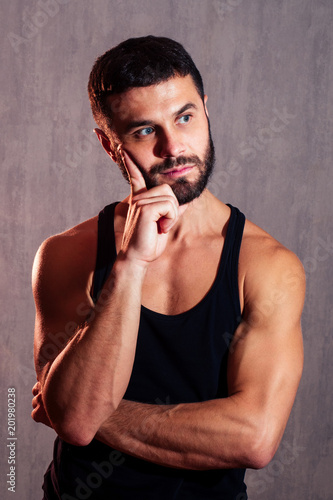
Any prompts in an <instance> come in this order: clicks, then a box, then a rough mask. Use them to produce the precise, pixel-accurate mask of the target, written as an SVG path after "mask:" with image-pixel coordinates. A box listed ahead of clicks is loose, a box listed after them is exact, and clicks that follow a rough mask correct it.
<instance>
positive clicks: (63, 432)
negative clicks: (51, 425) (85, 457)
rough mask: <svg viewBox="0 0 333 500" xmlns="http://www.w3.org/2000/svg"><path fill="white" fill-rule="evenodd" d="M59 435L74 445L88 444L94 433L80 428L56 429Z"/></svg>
mask: <svg viewBox="0 0 333 500" xmlns="http://www.w3.org/2000/svg"><path fill="white" fill-rule="evenodd" d="M55 431H56V432H57V434H58V436H59V437H60V438H61V439H62V440H63V441H65V442H66V443H68V444H71V445H73V446H88V445H89V444H90V443H91V441H92V440H93V438H94V434H92V433H91V432H87V431H85V432H84V431H82V430H79V429H66V428H59V429H55Z"/></svg>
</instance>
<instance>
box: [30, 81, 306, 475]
mask: <svg viewBox="0 0 333 500" xmlns="http://www.w3.org/2000/svg"><path fill="white" fill-rule="evenodd" d="M119 97H120V105H119V100H118V101H117V106H119V107H118V108H117V109H119V112H118V113H117V115H115V116H114V137H113V139H114V140H113V141H112V143H110V141H109V139H108V137H107V136H106V135H105V133H104V132H103V131H101V130H99V129H96V134H97V136H98V138H99V140H100V142H101V143H102V145H103V147H104V149H105V150H106V152H107V153H108V154H109V155H110V156H111V157H112V158H113V159H117V160H118V161H123V163H124V165H125V166H126V169H127V172H128V175H129V178H130V183H131V193H130V195H129V197H128V198H126V199H125V200H124V201H123V202H122V203H121V204H119V205H118V206H117V209H116V213H115V221H114V227H115V236H116V247H117V254H118V256H117V260H116V262H115V265H114V267H113V270H112V273H111V276H110V278H109V279H108V280H107V282H106V285H105V290H104V293H103V297H102V298H101V299H100V301H99V302H98V303H97V305H96V307H95V308H94V306H93V304H92V301H91V298H90V289H91V284H92V278H93V273H94V267H95V260H96V246H97V218H96V217H95V218H93V219H91V220H89V221H86V222H84V223H82V224H80V225H79V226H76V227H75V228H73V229H71V230H69V231H66V232H65V233H62V234H60V235H56V236H53V237H51V238H50V239H48V240H46V241H45V242H44V243H43V244H42V246H41V248H40V249H39V251H38V253H37V255H36V259H35V263H34V269H33V291H34V297H35V301H36V328H35V364H36V371H37V379H38V382H37V384H36V385H35V386H34V389H33V394H34V398H33V412H32V417H33V418H34V420H36V421H39V422H43V423H44V424H46V425H49V426H51V427H53V428H54V429H55V431H56V432H57V433H58V434H59V435H60V437H62V438H63V439H65V440H66V441H68V442H70V443H72V444H75V445H86V444H88V443H89V442H90V441H91V440H92V439H93V438H94V437H96V438H97V439H99V440H101V441H103V442H104V443H106V444H108V445H109V446H111V447H114V448H116V449H118V450H120V451H123V452H126V453H129V454H132V455H134V456H137V457H140V458H143V459H145V460H148V461H152V462H155V463H158V464H161V465H165V466H169V467H177V468H190V469H198V470H203V469H213V468H230V467H253V468H259V467H264V466H265V465H267V464H268V463H269V461H270V460H271V459H272V457H273V456H274V453H275V451H276V449H277V447H278V445H279V442H280V440H281V438H282V435H283V432H284V429H285V426H286V423H287V420H288V417H289V414H290V411H291V408H292V405H293V402H294V398H295V395H296V391H297V387H298V384H299V381H300V377H301V373H302V367H303V346H302V334H301V325H300V317H301V312H302V307H303V301H304V293H305V279H304V271H303V268H302V265H301V263H300V262H299V260H298V259H297V257H296V256H295V255H294V254H293V253H292V252H290V251H289V250H287V249H286V248H284V247H283V246H282V245H281V244H280V243H278V242H277V241H276V240H275V239H273V238H272V237H271V236H270V235H268V234H267V233H266V232H264V231H263V230H261V229H260V228H258V227H257V226H255V225H254V224H252V223H251V222H250V221H246V223H245V228H244V235H243V240H242V245H241V251H240V257H239V275H238V283H239V297H240V303H241V308H242V316H243V321H242V323H241V324H240V325H239V327H238V329H237V331H236V333H235V337H234V340H233V342H232V345H231V348H230V353H229V360H228V384H229V396H228V397H227V398H224V399H217V400H211V401H205V402H201V403H189V404H178V405H163V406H162V405H148V404H141V403H137V402H132V401H125V400H123V395H124V393H125V391H126V388H127V385H128V382H129V378H130V374H131V369H132V365H133V360H134V354H135V346H136V339H137V332H138V324H139V315H140V306H141V304H143V305H144V306H146V307H148V308H149V309H152V310H154V311H157V312H160V313H162V314H179V313H181V312H184V311H186V310H188V309H190V308H192V307H193V306H194V305H195V304H197V303H198V302H199V301H200V300H201V299H202V298H203V297H204V296H205V294H206V293H207V291H208V290H209V289H210V287H211V285H212V283H213V282H214V279H215V275H216V270H217V268H218V264H219V259H220V255H221V251H222V248H223V243H224V238H225V233H226V229H227V225H228V220H229V216H230V209H229V208H228V207H227V206H226V205H225V204H224V203H222V202H221V201H219V200H218V199H217V198H215V197H214V196H213V195H212V194H211V193H210V192H209V191H208V190H207V189H206V190H204V192H203V193H202V195H201V196H200V197H199V198H196V199H195V200H193V201H192V202H191V203H188V204H186V205H183V206H181V207H179V204H178V201H177V199H176V197H175V195H174V193H173V191H172V189H171V187H170V186H172V184H173V182H174V181H173V175H174V174H172V175H160V174H159V175H160V177H159V183H160V185H158V186H157V187H153V188H151V189H149V190H147V188H146V185H145V181H144V179H143V177H142V175H141V173H140V171H139V169H138V165H140V167H141V168H144V169H145V171H146V172H147V173H149V172H150V170H151V168H153V167H154V165H156V164H157V163H160V162H161V161H163V160H164V159H166V158H177V157H178V156H180V155H186V156H191V155H197V156H198V157H199V158H200V159H203V157H204V153H205V150H206V148H207V143H208V122H207V109H206V101H207V98H205V101H204V102H202V100H201V99H200V96H199V95H198V93H197V91H196V89H195V86H194V84H193V81H192V80H191V77H190V76H188V77H185V78H182V77H175V78H173V79H170V80H168V81H166V82H163V83H161V84H159V85H156V86H152V87H146V88H136V89H132V90H130V91H127V92H125V93H123V94H121V96H117V97H116V98H117V99H119ZM111 100H112V98H111ZM188 103H191V106H190V107H188V108H187V109H186V110H185V111H183V113H182V114H180V115H179V113H178V112H179V110H181V109H183V108H184V106H185V105H187V104H188ZM110 104H111V105H112V102H110ZM185 115H186V116H187V115H190V116H189V117H186V118H184V116H185ZM133 122H136V125H135V127H134V128H133V127H131V124H132V125H133ZM143 122H144V123H145V124H144V125H142V123H143ZM140 123H141V125H138V124H140ZM147 123H148V124H149V125H147ZM147 126H149V127H150V129H148V130H147ZM148 132H149V133H148ZM119 157H120V158H121V160H119ZM175 175H178V174H177V173H176V174H175ZM182 175H186V178H187V179H188V180H189V182H195V180H196V179H197V177H198V168H197V167H193V168H190V169H188V170H186V172H184V173H183V174H182ZM175 263H176V264H177V265H175ZM161 283H163V286H161ZM78 307H79V308H78ZM89 311H91V313H90V315H89ZM87 319H88V321H87V322H85V320H87ZM69 322H74V323H75V325H77V328H76V330H74V326H75V325H73V328H72V330H71V329H70V328H69V326H68V325H69ZM69 331H70V332H69ZM56 332H67V333H66V335H63V336H62V340H63V342H62V343H61V342H60V341H58V347H57V348H55V347H54V344H55V342H54V340H53V341H52V338H54V337H52V334H53V335H55V334H56ZM57 338H60V336H58V337H57ZM50 343H51V344H52V345H53V349H50V348H48V349H47V346H50ZM46 353H47V355H46ZM92 408H93V411H92ZM193 436H195V439H193Z"/></svg>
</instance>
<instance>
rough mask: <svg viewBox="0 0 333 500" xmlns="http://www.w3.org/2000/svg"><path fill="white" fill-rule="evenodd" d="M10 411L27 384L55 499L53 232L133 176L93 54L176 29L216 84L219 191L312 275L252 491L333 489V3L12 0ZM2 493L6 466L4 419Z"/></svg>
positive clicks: (6, 129)
mask: <svg viewBox="0 0 333 500" xmlns="http://www.w3.org/2000/svg"><path fill="white" fill-rule="evenodd" d="M4 4H5V5H6V6H5V7H4V6H2V16H1V35H2V44H3V46H2V54H3V58H2V65H1V76H0V78H1V84H0V95H1V100H0V113H1V118H2V120H1V135H0V139H1V156H2V158H1V184H0V203H1V249H2V252H1V261H0V273H1V301H2V306H1V377H2V379H1V401H2V403H1V411H4V412H5V411H6V401H7V388H8V387H15V388H16V393H17V399H18V403H17V413H18V419H17V434H16V435H17V438H18V439H17V448H16V452H17V456H16V458H17V464H16V465H17V487H16V496H15V498H19V499H20V500H21V499H22V500H26V499H27V500H36V499H39V498H41V497H42V494H41V489H40V488H41V483H42V476H43V473H44V471H45V469H46V467H47V465H48V463H49V461H50V460H51V455H52V442H53V438H54V435H53V432H52V431H51V430H49V429H47V428H44V427H43V426H41V425H37V424H35V423H34V422H33V421H32V420H31V419H30V410H31V408H30V404H31V393H30V391H31V386H32V385H33V384H34V380H35V375H34V371H33V360H32V354H33V323H34V305H33V300H32V296H31V291H30V290H31V289H30V273H31V265H32V261H33V257H34V254H35V252H36V250H37V248H38V246H39V244H40V243H41V241H42V240H43V239H45V238H46V237H47V236H49V235H51V234H54V233H56V232H60V231H62V230H64V229H66V228H68V227H70V226H73V225H74V224H76V223H78V222H79V221H82V220H84V219H86V218H88V217H91V216H93V215H95V214H96V213H97V212H98V211H99V210H100V209H101V208H102V207H103V206H104V205H105V204H107V203H108V202H110V201H112V200H115V199H120V198H121V197H123V196H125V194H126V190H127V187H126V185H125V184H124V183H123V180H122V177H121V175H120V174H119V172H118V171H117V169H116V167H115V166H114V165H113V164H112V163H111V162H110V161H108V158H107V156H106V155H105V153H104V152H103V151H102V149H101V148H99V146H98V145H97V142H96V140H95V138H94V136H93V134H92V128H93V126H94V123H93V120H92V118H91V116H90V109H89V103H88V99H87V95H86V83H87V78H88V74H89V71H90V68H91V66H92V64H93V61H94V59H95V58H96V57H97V56H98V55H100V54H101V53H103V52H104V51H105V50H107V49H108V48H110V47H111V46H113V45H115V44H116V43H119V42H120V41H122V40H123V39H125V38H128V37H130V36H141V35H145V34H149V33H152V34H156V35H165V36H170V37H174V38H175V39H177V40H179V41H180V42H182V43H183V44H184V45H185V47H186V48H187V49H188V50H189V51H190V53H191V54H192V56H193V58H194V60H195V61H196V62H197V64H198V67H199V69H200V70H201V72H202V74H203V77H204V81H205V84H206V92H207V94H208V95H209V101H208V108H209V112H210V117H211V122H212V129H213V135H214V138H215V143H216V149H217V157H218V167H217V169H216V173H215V176H214V178H213V181H212V183H211V189H212V191H213V192H214V194H216V195H217V196H218V197H219V198H220V199H222V200H223V201H225V202H231V203H233V204H234V205H236V206H239V208H240V209H241V210H242V211H243V212H245V214H246V215H247V217H248V218H249V219H251V220H252V221H253V222H255V223H257V224H258V225H260V226H261V227H263V228H264V229H265V230H267V231H268V232H270V233H271V234H272V235H274V236H275V237H276V238H277V239H279V240H280V241H281V242H282V243H283V244H284V245H286V246H287V247H289V248H290V249H292V250H293V251H295V252H296V253H297V254H298V255H299V257H300V258H301V260H302V261H303V263H304V265H305V269H306V273H307V278H308V288H307V301H306V305H305V310H304V316H303V326H304V340H305V369H304V375H303V379H302V382H301V386H300V389H299V393H298V395H297V399H296V403H295V406H294V408H293V411H292V416H291V418H290V421H289V423H288V426H287V429H286V432H285V435H284V438H283V441H282V444H281V446H280V449H279V451H278V453H277V454H276V457H275V458H274V459H273V461H272V463H271V464H270V465H269V466H268V467H267V468H266V469H264V470H261V471H249V472H248V474H247V482H248V487H249V493H250V498H251V499H252V500H255V499H258V500H261V499H265V500H266V499H269V500H278V499H279V500H280V499H285V500H296V499H300V498H301V499H303V500H328V499H332V498H333V491H332V481H331V477H332V473H331V469H332V465H333V464H332V422H331V396H332V392H333V391H332V379H333V374H332V368H331V358H332V348H331V345H332V343H331V330H332V310H333V308H332V302H331V301H332V261H333V259H332V254H333V241H332V238H333V236H332V208H331V206H332V175H331V169H332V167H331V163H332V117H333V109H332V108H333V102H332V93H333V64H332V38H333V29H332V27H333V2H332V1H331V0H270V1H264V0H252V1H251V2H248V1H245V0H217V1H214V0H204V1H199V0H180V1H176V0H111V1H107V0H95V1H88V0H82V1H79V0H39V1H35V0H31V1H29V2H25V1H24V0H11V1H10V2H2V5H4ZM1 422H2V423H1V426H2V428H1V453H0V456H1V457H0V460H1V478H0V481H1V492H0V496H1V498H14V495H13V494H12V493H8V492H7V491H6V484H5V482H6V479H7V478H6V474H7V473H8V468H9V466H8V464H7V456H8V448H6V444H7V440H6V438H7V426H6V421H5V419H4V418H1Z"/></svg>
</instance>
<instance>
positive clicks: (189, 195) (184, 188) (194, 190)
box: [117, 121, 215, 205]
mask: <svg viewBox="0 0 333 500" xmlns="http://www.w3.org/2000/svg"><path fill="white" fill-rule="evenodd" d="M117 163H118V165H119V166H120V169H121V172H122V174H123V176H124V177H125V179H126V180H127V182H129V179H128V174H127V170H126V168H125V165H124V163H123V161H122V158H120V157H119V159H118V161H117ZM183 165H184V166H185V165H194V166H196V167H197V168H198V170H199V177H198V178H197V179H196V180H195V181H188V180H187V179H186V178H185V177H179V178H178V179H174V180H173V182H172V184H170V187H171V189H172V191H173V192H174V194H175V196H176V198H177V200H178V203H179V205H185V204H186V203H190V202H191V201H193V200H194V199H195V198H198V197H199V196H200V195H201V193H202V192H203V190H204V189H205V188H206V186H207V184H208V181H209V179H210V177H211V175H212V173H213V170H214V166H215V148H214V143H213V139H212V134H211V130H210V124H209V121H208V144H207V147H206V151H205V154H204V158H203V160H200V158H199V157H198V156H197V155H191V156H178V157H177V158H166V159H165V160H164V161H163V162H161V163H158V164H157V165H154V166H153V167H152V168H151V169H150V171H149V172H147V171H146V170H144V168H143V167H142V166H141V165H139V164H138V163H137V167H138V169H139V170H140V172H141V174H142V177H143V178H144V181H145V183H146V186H147V189H151V188H153V187H156V186H159V185H161V184H162V183H161V182H160V181H159V179H158V177H159V174H163V172H165V171H166V170H170V169H171V168H174V167H179V166H183Z"/></svg>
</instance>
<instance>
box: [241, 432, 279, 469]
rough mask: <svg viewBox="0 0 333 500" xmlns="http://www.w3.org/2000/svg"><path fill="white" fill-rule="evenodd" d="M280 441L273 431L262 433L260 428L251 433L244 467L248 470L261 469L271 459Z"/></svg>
mask: <svg viewBox="0 0 333 500" xmlns="http://www.w3.org/2000/svg"><path fill="white" fill-rule="evenodd" d="M279 441H280V439H277V438H276V436H275V434H274V432H273V431H264V430H263V429H262V428H261V429H257V430H256V431H255V432H253V434H252V437H251V439H250V444H249V446H248V450H247V453H246V455H247V456H246V462H247V464H246V467H247V468H250V469H263V468H264V467H266V466H267V465H268V464H269V463H270V462H271V460H272V459H273V457H274V455H275V453H276V450H277V448H278V445H279Z"/></svg>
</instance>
